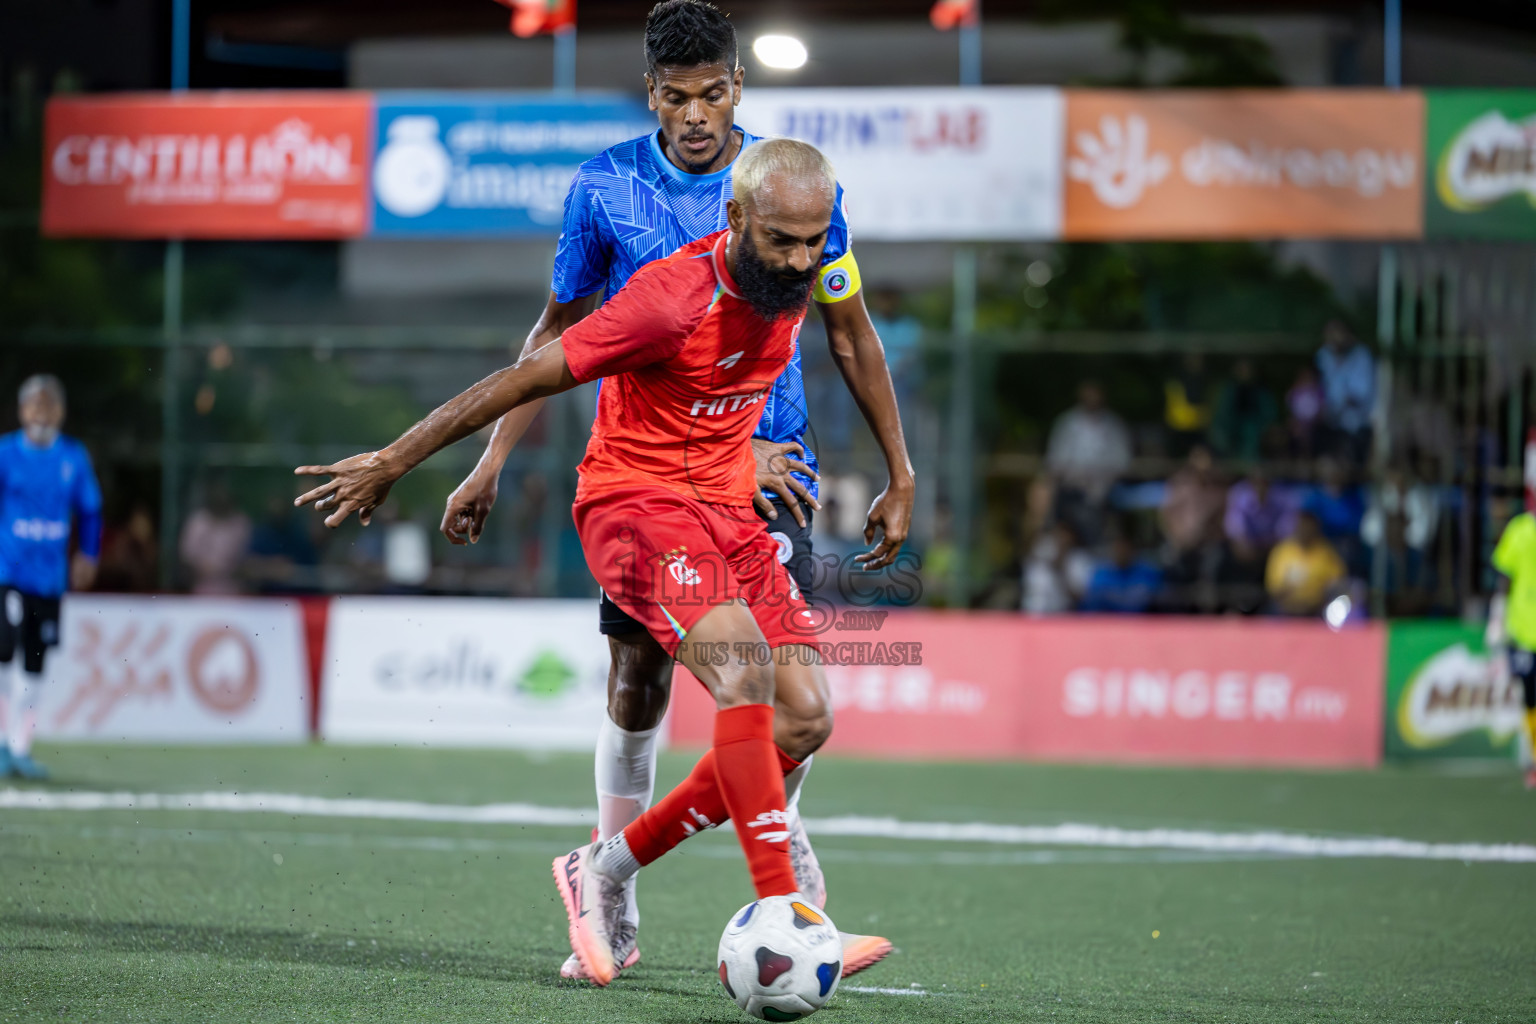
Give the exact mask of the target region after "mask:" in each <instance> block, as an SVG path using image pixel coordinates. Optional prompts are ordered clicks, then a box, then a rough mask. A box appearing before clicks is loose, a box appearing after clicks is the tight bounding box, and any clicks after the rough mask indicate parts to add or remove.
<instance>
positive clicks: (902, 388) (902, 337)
mask: <svg viewBox="0 0 1536 1024" xmlns="http://www.w3.org/2000/svg"><path fill="white" fill-rule="evenodd" d="M869 320H870V323H872V324H874V325H875V330H876V332H878V333H879V335H880V343H881V344H882V345H884V346H885V363H886V365H887V366H889V367H890V368H891V381H892V382H893V383H894V384H895V385H896V398H897V401H898V402H902V401H903V400H904V397H905V396H906V395H907V394H909V393H911V391H912V388H913V385H914V384H915V383H916V381H917V378H918V376H919V373H918V369H919V367H918V365H917V361H918V356H919V354H920V352H919V350H920V348H921V343H922V340H923V325H922V324H921V323H920V322H919V321H918V319H917V317H915V316H912V315H911V314H908V313H902V311H901V292H900V291H899V290H897V289H895V288H891V287H884V288H878V289H876V290H875V291H874V292H872V293H870V296H869Z"/></svg>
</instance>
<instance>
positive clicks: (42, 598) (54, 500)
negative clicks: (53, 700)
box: [0, 374, 101, 779]
mask: <svg viewBox="0 0 1536 1024" xmlns="http://www.w3.org/2000/svg"><path fill="white" fill-rule="evenodd" d="M18 399H19V404H20V418H21V429H20V430H17V431H13V432H12V433H9V434H6V435H5V436H4V437H0V585H3V589H0V605H3V608H0V610H3V613H4V614H3V615H0V674H3V675H7V676H9V681H10V686H9V692H10V700H9V701H8V702H7V707H6V730H5V732H6V737H5V738H6V745H5V747H4V748H3V749H0V775H16V776H20V777H21V778H24V779H44V778H47V777H48V773H47V771H46V770H45V769H44V768H43V766H42V765H40V764H38V763H37V762H36V761H34V760H33V759H32V729H33V725H34V721H35V714H34V711H33V707H34V704H35V702H36V700H37V694H38V690H39V688H40V686H41V684H42V681H43V656H44V654H45V653H46V652H47V650H48V648H50V647H54V646H56V645H57V644H58V642H59V598H60V597H61V596H62V595H63V593H64V590H65V588H66V585H70V584H72V585H73V586H74V588H75V589H77V590H84V589H87V588H89V587H90V585H91V583H92V582H93V581H94V580H95V578H96V558H97V555H99V554H100V552H101V488H100V487H99V486H97V484H96V471H95V470H94V469H92V468H91V457H90V455H88V454H87V453H86V451H85V446H84V445H82V444H81V443H80V442H79V441H76V440H74V439H73V438H69V437H64V436H63V435H61V434H60V433H59V428H60V427H61V426H63V424H64V386H63V385H62V384H60V383H59V379H58V378H57V377H54V376H52V375H50V374H38V375H36V376H33V377H28V378H27V379H26V381H25V382H24V383H23V384H22V385H21V391H20V393H19V395H18ZM72 529H73V531H75V534H76V536H78V538H79V550H78V551H77V552H76V553H75V557H74V561H73V564H71V562H70V558H69V541H70V535H71V530H72ZM18 654H19V655H20V661H21V665H20V666H19V667H18V666H17V664H16V661H17V656H18ZM4 690H5V688H4V687H0V692H4Z"/></svg>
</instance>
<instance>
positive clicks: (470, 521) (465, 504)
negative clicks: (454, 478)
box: [438, 473, 498, 544]
mask: <svg viewBox="0 0 1536 1024" xmlns="http://www.w3.org/2000/svg"><path fill="white" fill-rule="evenodd" d="M497 475H498V474H495V473H489V474H486V476H485V478H484V479H482V478H481V474H479V473H471V474H469V476H467V477H465V478H464V482H463V483H461V484H459V486H458V487H457V488H455V489H454V492H453V493H452V494H450V495H448V506H447V507H446V508H445V509H443V523H442V525H441V526H439V527H438V529H439V530H441V531H442V534H443V536H444V537H447V538H448V539H449V540H450V541H452V542H453V543H455V544H474V543H475V542H476V541H478V540H479V539H480V531H481V530H483V529H485V517H486V516H488V515H490V514H491V506H492V505H494V504H496V478H497Z"/></svg>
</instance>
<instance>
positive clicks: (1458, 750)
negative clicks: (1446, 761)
mask: <svg viewBox="0 0 1536 1024" xmlns="http://www.w3.org/2000/svg"><path fill="white" fill-rule="evenodd" d="M1521 712H1522V700H1521V695H1520V687H1519V685H1518V684H1513V685H1512V684H1511V682H1510V678H1509V671H1508V667H1507V664H1506V663H1505V662H1504V660H1503V658H1502V657H1499V658H1495V657H1491V656H1490V655H1489V653H1488V651H1487V650H1486V649H1485V648H1484V646H1483V631H1482V629H1481V628H1472V627H1469V626H1466V625H1463V624H1462V623H1460V622H1428V621H1425V622H1415V621H1406V622H1394V623H1393V624H1392V625H1391V628H1390V631H1389V633H1388V639H1387V703H1386V715H1387V722H1386V726H1387V729H1386V734H1387V735H1386V740H1387V742H1386V755H1387V756H1388V757H1392V758H1419V757H1503V758H1513V757H1514V756H1515V750H1516V744H1517V743H1518V737H1519V732H1520V718H1521Z"/></svg>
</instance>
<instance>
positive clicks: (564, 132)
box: [373, 93, 656, 236]
mask: <svg viewBox="0 0 1536 1024" xmlns="http://www.w3.org/2000/svg"><path fill="white" fill-rule="evenodd" d="M655 130H656V116H655V115H654V114H652V113H651V112H650V111H649V110H647V109H646V105H645V102H644V100H641V99H638V98H633V97H627V96H583V97H580V98H578V97H569V98H560V97H519V96H515V95H514V96H508V95H502V96H498V95H491V94H483V95H479V96H477V95H476V94H474V93H454V94H419V95H418V94H409V93H407V94H390V93H383V94H380V96H379V104H378V124H377V138H378V145H379V151H378V154H377V156H376V157H375V159H374V167H373V192H374V210H373V225H374V232H373V233H374V234H376V235H436V236H445V235H461V236H462V235H479V236H492V235H495V236H507V235H556V234H559V232H560V220H561V213H562V211H563V208H564V205H565V193H566V190H567V189H569V188H570V185H571V179H572V178H573V177H574V176H575V174H576V168H577V167H578V166H579V165H580V164H581V163H582V162H583V161H585V160H588V159H590V158H591V157H594V156H596V155H597V154H598V153H601V152H602V151H603V150H605V149H607V148H608V147H609V146H612V145H614V144H615V143H618V142H623V141H624V140H625V139H632V138H634V137H635V136H637V135H644V134H645V133H646V132H650V131H655Z"/></svg>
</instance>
